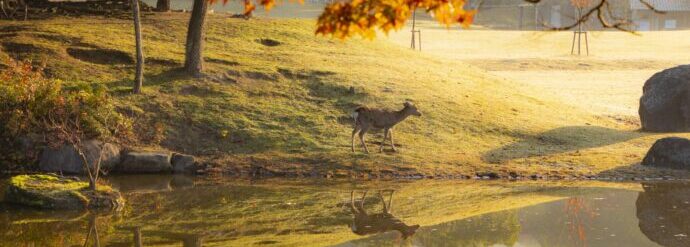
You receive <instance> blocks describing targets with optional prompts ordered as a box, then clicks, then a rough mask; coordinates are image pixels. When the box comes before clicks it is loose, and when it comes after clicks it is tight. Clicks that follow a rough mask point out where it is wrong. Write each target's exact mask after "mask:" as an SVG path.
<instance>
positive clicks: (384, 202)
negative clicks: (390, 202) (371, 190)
mask: <svg viewBox="0 0 690 247" xmlns="http://www.w3.org/2000/svg"><path fill="white" fill-rule="evenodd" d="M379 199H380V200H381V204H383V213H384V214H387V213H388V212H389V210H390V208H388V206H387V205H386V200H385V199H383V192H381V191H380V190H379Z"/></svg>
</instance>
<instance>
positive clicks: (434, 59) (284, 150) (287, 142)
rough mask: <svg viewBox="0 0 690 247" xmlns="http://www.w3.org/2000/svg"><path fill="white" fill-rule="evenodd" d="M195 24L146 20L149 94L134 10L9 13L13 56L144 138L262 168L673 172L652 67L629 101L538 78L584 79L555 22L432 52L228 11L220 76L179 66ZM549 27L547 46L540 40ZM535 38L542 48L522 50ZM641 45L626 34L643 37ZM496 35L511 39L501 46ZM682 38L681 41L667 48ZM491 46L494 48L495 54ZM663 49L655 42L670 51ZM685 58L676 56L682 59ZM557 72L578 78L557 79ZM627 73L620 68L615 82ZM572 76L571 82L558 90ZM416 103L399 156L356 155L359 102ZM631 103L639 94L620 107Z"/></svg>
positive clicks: (214, 23) (170, 17) (213, 20)
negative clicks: (652, 124)
mask: <svg viewBox="0 0 690 247" xmlns="http://www.w3.org/2000/svg"><path fill="white" fill-rule="evenodd" d="M187 20H188V15H186V14H182V13H167V14H155V15H146V16H145V17H144V18H143V30H144V40H145V41H144V53H145V55H146V57H147V64H146V73H145V77H146V79H145V83H144V84H145V87H144V89H143V93H142V94H141V95H131V94H130V93H129V91H130V90H131V84H132V80H133V74H134V73H133V71H134V66H133V59H132V58H133V51H134V39H133V28H132V24H131V22H130V21H127V20H114V19H101V18H96V17H88V18H86V17H84V18H58V19H52V20H48V21H28V22H7V21H3V22H0V45H1V46H2V47H1V48H2V52H1V53H0V58H3V57H5V58H6V57H15V58H19V59H32V60H33V61H34V63H36V64H45V65H46V68H47V69H46V73H47V74H48V75H49V76H53V77H56V78H60V79H63V80H64V81H65V82H66V84H67V85H69V84H70V83H75V82H86V83H92V84H93V85H94V86H99V85H100V86H105V87H107V88H108V89H109V91H110V92H111V93H112V95H113V96H114V98H115V100H116V102H117V105H118V109H119V110H120V111H122V112H123V113H125V114H127V115H128V116H130V117H131V118H133V119H135V122H138V123H139V124H138V125H137V126H139V128H140V130H141V132H143V133H148V134H150V133H156V132H160V138H158V137H157V136H156V135H154V136H152V137H151V138H148V139H147V138H144V139H147V140H148V141H143V142H142V143H139V144H138V145H140V146H142V147H144V148H151V149H160V148H163V149H167V150H171V151H176V152H182V153H189V154H193V155H197V156H199V157H202V159H205V160H207V161H209V162H212V163H214V164H217V165H218V166H221V167H222V168H223V169H227V170H229V171H242V170H243V171H246V170H248V169H249V168H250V167H251V166H260V167H263V168H265V169H268V170H273V171H281V172H296V173H306V174H311V173H313V172H316V173H322V174H324V173H328V172H331V173H334V174H336V175H343V176H358V174H403V175H404V174H421V175H450V174H454V175H458V174H464V175H474V174H475V173H476V172H488V171H492V172H497V173H499V174H508V173H510V172H514V173H517V174H522V175H525V176H528V175H531V174H536V173H539V174H544V175H550V176H564V175H568V176H570V175H574V176H579V175H586V174H600V173H602V174H604V175H605V176H609V175H611V174H612V175H616V176H631V177H632V176H652V175H654V176H657V175H663V174H666V173H671V172H670V171H665V170H653V171H652V170H646V169H644V168H641V167H640V166H639V165H637V163H639V161H640V160H641V159H642V157H643V156H644V154H645V152H646V150H647V149H648V148H649V147H650V146H651V143H652V142H653V141H654V140H656V139H657V138H660V137H662V136H664V135H656V134H654V135H653V134H647V133H641V132H638V131H637V129H638V128H639V124H638V122H637V120H636V119H635V116H634V115H631V112H632V111H631V109H634V106H631V105H630V104H632V103H633V102H630V99H629V97H628V96H626V95H627V92H629V91H630V90H639V88H641V85H642V83H643V82H644V80H646V78H645V77H643V78H637V79H635V78H632V77H630V78H625V79H624V80H625V82H624V84H623V85H624V86H625V88H624V89H613V90H612V91H611V92H616V90H621V91H620V92H623V93H621V95H618V94H617V96H616V97H609V96H610V95H612V94H613V93H607V91H602V90H600V88H601V87H604V86H601V87H597V88H596V89H593V91H595V92H596V96H598V97H588V96H581V95H580V96H576V94H575V92H587V90H586V88H584V89H583V88H581V87H577V86H573V85H569V87H565V86H564V87H560V86H557V85H554V84H550V83H549V81H548V80H546V79H534V78H545V77H548V78H553V79H558V78H575V76H573V75H570V74H568V73H569V72H568V71H571V70H568V69H567V68H566V69H559V68H556V69H551V68H548V66H547V65H548V64H564V65H559V66H566V67H567V66H575V65H568V64H576V63H574V62H573V58H570V57H567V56H565V55H562V54H561V53H559V52H555V50H559V51H560V48H558V49H556V48H550V49H552V50H553V51H552V50H548V49H547V48H544V47H542V46H544V44H550V45H553V44H554V42H548V41H549V40H550V39H553V38H552V36H548V35H547V34H539V35H537V34H532V35H535V36H536V38H534V37H533V36H532V35H526V34H521V33H520V32H510V31H506V32H494V33H493V34H492V33H481V32H482V31H476V32H475V31H473V32H457V33H453V32H449V31H446V30H445V29H434V30H437V31H436V32H440V33H438V34H431V35H427V33H425V34H424V35H425V40H432V41H433V40H434V39H435V38H433V37H437V36H438V37H440V36H443V35H441V33H449V35H448V37H447V38H449V39H450V38H453V37H458V40H457V41H454V43H453V44H454V45H452V46H451V45H445V46H443V47H446V48H448V47H450V50H443V49H442V48H440V47H441V46H439V47H435V46H434V45H430V46H426V45H425V47H428V48H425V49H428V52H423V53H419V52H414V51H411V50H409V49H407V48H405V47H404V46H401V45H398V44H396V43H395V42H396V41H395V40H396V35H398V41H399V42H402V40H403V38H404V37H406V36H404V35H406V33H407V32H400V33H399V34H394V35H392V36H391V38H390V39H386V38H381V39H378V40H375V41H363V40H358V39H353V40H348V41H346V42H342V41H339V40H332V39H330V38H325V37H319V36H315V35H314V34H313V32H314V27H315V26H314V22H313V21H307V20H288V19H280V20H272V19H252V20H243V19H232V18H228V16H226V15H221V14H213V15H210V16H209V20H208V26H207V32H206V34H207V36H206V41H207V43H206V49H205V57H206V61H207V62H206V69H205V76H203V77H202V78H192V77H189V76H186V75H185V74H184V73H182V72H181V71H180V69H179V68H180V67H181V66H182V65H181V64H182V62H183V53H184V40H185V33H186V32H185V29H186V23H187ZM94 26H97V27H98V28H94ZM429 32H431V31H429ZM487 32H488V31H487ZM492 35H498V36H492ZM557 35H561V36H564V37H565V36H567V34H565V33H563V34H557ZM607 35H608V34H602V35H600V37H601V38H602V39H603V38H605V37H608V36H607ZM622 35H629V34H615V35H614V36H615V37H629V36H622ZM669 35H678V34H677V33H675V32H670V33H669ZM403 36H404V37H403ZM444 37H445V36H444ZM539 37H545V38H544V39H547V40H546V41H547V42H537V41H539ZM593 37H597V36H596V35H593ZM509 38H514V39H515V41H514V44H515V45H513V46H507V45H505V44H504V43H505V42H511V44H512V41H509V40H510V39H509ZM463 39H470V40H475V41H476V42H475V43H471V42H465V41H464V40H463ZM391 40H392V41H394V42H391ZM595 40H596V39H595V38H593V41H592V42H593V45H594V44H597V43H596V42H595ZM616 40H617V41H619V42H633V41H629V40H628V39H626V38H616ZM630 40H633V39H632V38H631V39H630ZM660 40H663V39H660ZM652 41H654V39H651V41H646V42H652ZM501 42H503V43H501ZM520 42H522V43H520ZM525 42H526V43H525ZM597 42H598V41H597ZM480 43H481V44H480ZM566 43H567V42H566ZM455 44H457V45H455ZM521 44H522V45H521ZM527 44H534V46H535V47H536V48H533V47H530V48H525V49H522V48H521V47H523V46H525V45H527ZM626 44H627V43H621V44H620V46H621V47H629V46H626ZM651 44H653V43H649V44H648V45H651ZM494 46H500V47H504V48H503V50H499V49H496V50H494V49H493V47H494ZM553 46H554V47H562V45H558V46H557V45H553ZM566 46H569V44H566ZM635 47H638V46H635ZM639 47H640V49H642V48H646V47H647V46H644V45H639ZM667 49H672V48H667V47H666V48H664V51H666V50H667ZM485 50H490V51H491V52H487V53H486V54H482V53H481V52H482V51H485ZM542 50H546V51H551V53H555V54H556V55H534V56H533V57H531V59H532V60H528V64H527V65H526V66H528V67H533V68H534V69H533V70H523V69H520V68H515V67H514V66H515V65H514V63H512V62H507V63H505V64H506V65H505V66H504V67H503V68H500V67H499V68H496V69H494V67H495V66H494V65H491V64H494V63H500V61H499V62H497V61H495V60H497V59H504V58H502V57H501V54H504V55H503V56H510V58H506V59H514V60H515V61H518V60H522V59H525V58H527V57H530V56H529V54H531V53H538V52H541V51H542ZM593 50H594V49H593ZM545 53H546V54H551V53H549V52H545ZM641 53H642V52H641ZM649 53H650V54H647V53H644V54H646V55H645V56H652V55H654V54H652V52H649ZM669 53H671V51H670V50H669ZM458 54H469V55H466V56H465V55H458ZM492 54H493V55H495V56H492ZM505 54H509V55H505ZM558 54H561V55H558ZM601 54H602V56H604V57H602V58H599V57H597V58H594V57H593V58H592V59H599V60H602V62H601V63H602V64H604V65H602V66H601V70H603V71H609V70H610V69H605V66H614V65H615V66H618V64H619V63H618V62H617V60H615V59H618V58H619V57H623V58H621V59H628V60H631V62H630V63H631V64H636V65H635V66H643V67H645V68H646V67H648V65H645V64H644V62H645V61H648V60H652V58H653V57H651V58H649V57H645V56H640V57H637V56H635V57H632V58H625V57H624V56H625V54H626V53H624V52H620V51H613V50H612V51H610V54H611V55H610V56H609V55H608V54H609V53H601ZM603 54H606V55H603ZM552 56H556V57H557V58H552ZM680 57H681V56H680V55H677V54H676V55H675V57H674V58H675V59H679V58H680ZM604 58H606V59H604ZM544 59H547V60H546V61H547V62H546V64H544V62H542V60H544ZM548 59H554V60H553V61H552V60H548ZM555 59H560V60H555ZM607 59H608V60H607ZM611 59H614V60H611ZM640 59H641V60H640ZM644 59H647V60H644ZM561 60H562V61H565V62H563V63H561ZM638 60H639V61H638ZM530 61H535V62H534V64H530ZM587 61H589V60H587ZM597 61H598V60H597ZM674 61H675V60H670V61H661V62H659V61H657V60H653V61H651V62H649V64H654V65H656V64H657V63H659V64H663V66H661V65H659V67H666V66H667V65H671V64H673V63H675V62H674ZM540 63H541V64H540ZM640 63H642V64H640ZM535 64H536V65H535ZM482 65H484V66H482ZM511 66H512V67H511ZM544 66H547V67H544ZM577 66H580V65H577ZM625 66H628V65H625ZM631 66H632V65H631ZM626 69H629V68H628V67H624V68H623V69H622V70H626ZM629 70H636V71H637V69H629ZM511 71H514V73H513V72H511ZM541 71H556V73H562V74H560V75H559V76H554V77H551V76H550V75H548V74H545V72H541ZM650 71H651V70H650ZM530 73H531V74H530ZM549 73H550V72H549ZM597 73H598V72H597ZM643 73H646V72H640V76H642V75H644V74H643ZM593 75H594V74H593ZM521 76H522V79H521V78H520V77H521ZM616 77H617V76H616V75H615V74H613V75H609V76H608V77H607V78H609V79H607V80H611V81H612V80H613V79H611V78H616ZM525 78H526V79H525ZM590 78H597V77H596V76H593V77H590ZM533 79H534V80H533ZM557 81H562V80H557ZM561 83H562V82H561ZM603 83H604V84H605V85H609V86H614V84H611V83H610V82H603ZM635 83H639V84H635ZM590 84H595V83H594V82H591V83H590ZM351 87H352V88H354V89H355V90H354V91H355V92H354V93H351V91H350V88H351ZM564 88H566V89H567V92H560V93H558V91H564V90H563V89H564ZM604 88H605V87H604ZM619 96H620V98H619ZM636 97H639V95H638V96H636ZM596 98H600V99H601V100H602V101H601V102H599V101H597V100H596ZM583 99H588V100H583ZM405 100H411V101H413V102H415V103H416V104H417V105H418V107H419V109H420V111H421V112H422V113H423V114H424V115H423V116H422V117H421V118H416V117H412V118H410V119H408V120H406V121H405V122H403V123H401V124H400V125H399V126H396V128H395V134H396V142H397V144H398V145H399V148H400V149H399V152H398V153H393V152H389V151H386V152H383V153H379V152H377V150H378V149H377V148H376V147H377V145H378V143H379V141H380V140H381V138H382V135H381V134H378V133H377V134H375V135H369V136H368V145H369V147H370V148H371V149H372V150H376V151H374V152H373V153H372V154H370V155H365V154H363V153H362V152H361V149H360V150H358V152H357V153H354V154H353V153H352V152H351V151H350V149H349V146H350V133H351V129H352V119H351V118H350V113H351V111H352V110H354V109H355V108H356V107H357V106H359V105H367V106H370V107H385V108H391V109H399V108H402V103H403V102H404V101H405ZM578 102H584V103H583V104H578ZM609 102H610V103H609ZM621 102H626V103H625V104H623V105H620V106H617V105H616V104H619V103H621ZM609 105H612V106H614V107H610V106H609ZM631 107H632V108H631ZM598 109H601V110H598ZM632 113H634V112H632ZM681 136H686V137H688V136H689V135H681ZM676 175H678V174H676ZM678 176H683V174H680V175H678Z"/></svg>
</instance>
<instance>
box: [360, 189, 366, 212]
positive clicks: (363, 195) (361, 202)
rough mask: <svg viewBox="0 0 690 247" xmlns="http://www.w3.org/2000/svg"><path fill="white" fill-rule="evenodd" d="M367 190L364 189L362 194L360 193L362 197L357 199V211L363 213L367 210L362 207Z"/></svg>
mask: <svg viewBox="0 0 690 247" xmlns="http://www.w3.org/2000/svg"><path fill="white" fill-rule="evenodd" d="M367 192H368V191H366V190H365V191H364V194H362V199H361V200H360V201H359V208H358V209H359V212H360V213H364V214H367V210H365V209H364V199H366V198H367Z"/></svg>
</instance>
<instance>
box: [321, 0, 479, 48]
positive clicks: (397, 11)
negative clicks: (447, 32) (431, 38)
mask: <svg viewBox="0 0 690 247" xmlns="http://www.w3.org/2000/svg"><path fill="white" fill-rule="evenodd" d="M465 1H466V0H350V1H349V2H343V1H337V2H333V3H331V4H329V5H328V6H326V8H325V9H324V12H323V13H322V14H321V16H319V19H318V22H317V28H316V34H322V35H331V36H333V37H337V38H340V39H345V38H348V37H351V36H355V35H359V36H362V37H364V38H374V37H375V36H376V31H375V30H377V29H379V30H382V31H383V32H384V33H388V32H389V31H391V30H399V29H401V28H402V27H403V26H404V25H405V22H406V21H407V20H408V19H409V18H410V17H411V16H412V13H413V11H414V10H415V9H423V10H424V11H426V12H428V13H430V14H432V15H433V16H434V17H435V18H436V20H437V21H439V22H440V23H443V24H446V25H451V24H454V23H458V24H461V25H462V26H463V27H468V26H469V25H470V24H471V23H472V20H473V19H474V14H475V12H476V11H474V10H465V9H464V6H465Z"/></svg>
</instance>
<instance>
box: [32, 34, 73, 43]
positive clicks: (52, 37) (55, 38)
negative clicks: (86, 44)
mask: <svg viewBox="0 0 690 247" xmlns="http://www.w3.org/2000/svg"><path fill="white" fill-rule="evenodd" d="M31 36H34V37H36V38H39V39H42V40H47V41H52V42H57V43H61V44H72V43H77V42H79V40H78V39H75V38H71V37H67V36H64V35H59V34H47V33H36V34H31Z"/></svg>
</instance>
